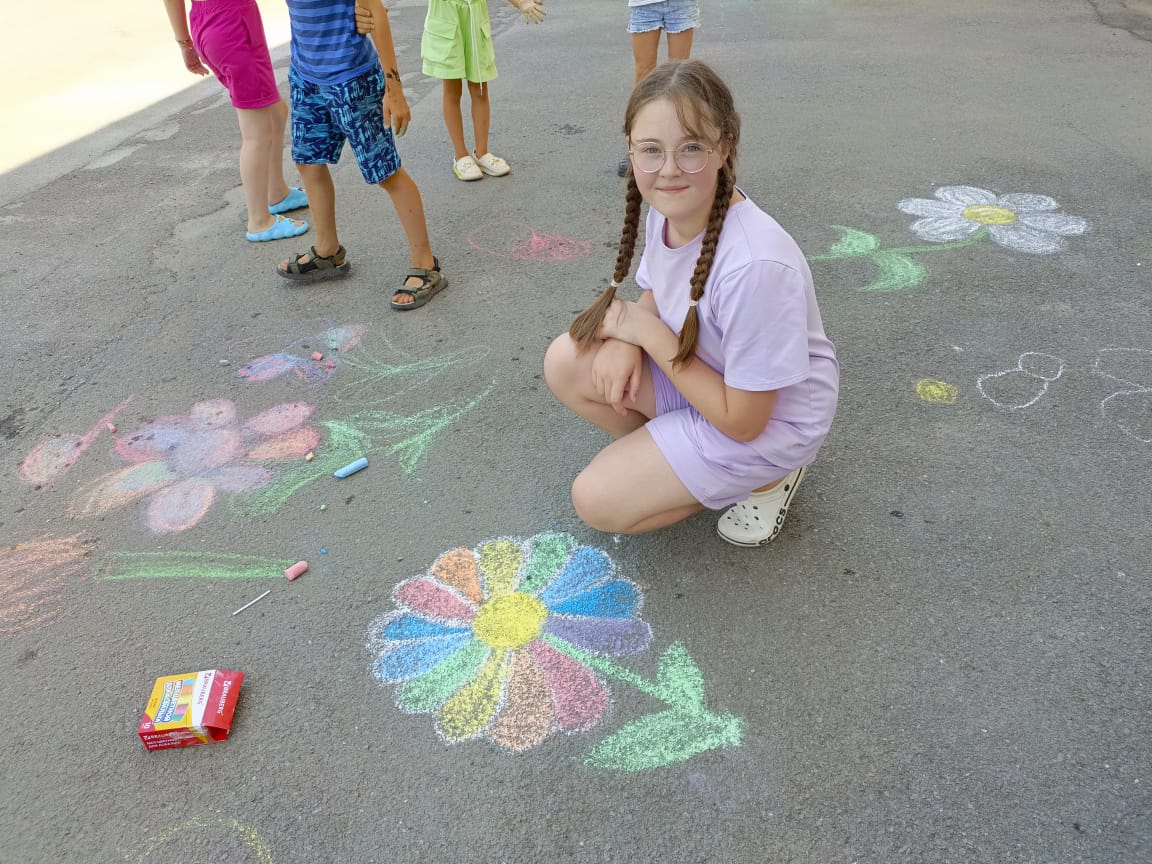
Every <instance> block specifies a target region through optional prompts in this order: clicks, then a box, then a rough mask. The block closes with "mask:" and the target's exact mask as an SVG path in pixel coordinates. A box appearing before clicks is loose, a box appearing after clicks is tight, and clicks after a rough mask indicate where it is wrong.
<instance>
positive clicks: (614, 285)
mask: <svg viewBox="0 0 1152 864" xmlns="http://www.w3.org/2000/svg"><path fill="white" fill-rule="evenodd" d="M608 284H609V285H611V286H612V287H613V288H619V287H620V283H619V282H617V281H616V280H615V279H613V280H612V281H611V282H609V283H608Z"/></svg>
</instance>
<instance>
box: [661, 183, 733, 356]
mask: <svg viewBox="0 0 1152 864" xmlns="http://www.w3.org/2000/svg"><path fill="white" fill-rule="evenodd" d="M734 188H735V177H734V172H733V170H732V166H731V163H730V162H725V163H724V166H723V167H722V168H721V169H720V175H719V176H718V177H717V178H716V198H715V200H713V202H712V212H711V213H710V214H709V216H708V227H707V228H705V229H704V239H703V240H702V241H701V242H700V255H699V257H698V258H697V259H696V269H695V270H694V271H693V272H692V295H691V296H692V299H691V302H690V303H689V304H688V314H687V315H685V316H684V326H683V327H681V328H680V344H679V350H678V351H677V352H676V356H675V357H673V358H672V364H673V365H674V366H681V365H683V364H684V363H686V362H687V361H688V360H690V359H691V358H692V357H693V355H694V354H695V353H696V337H697V336H698V335H699V332H700V316H699V313H698V312H697V311H696V304H697V303H698V302H699V301H700V298H701V297H703V296H704V284H705V283H706V282H707V281H708V274H709V273H710V272H711V271H712V259H713V258H714V257H715V255H716V243H717V241H719V239H720V229H721V228H723V227H724V217H725V216H726V215H727V214H728V205H729V202H731V200H732V191H733V189H734Z"/></svg>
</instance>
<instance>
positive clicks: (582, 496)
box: [572, 468, 629, 534]
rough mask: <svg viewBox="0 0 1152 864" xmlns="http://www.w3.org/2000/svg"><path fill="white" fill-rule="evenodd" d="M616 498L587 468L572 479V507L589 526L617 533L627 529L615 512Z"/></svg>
mask: <svg viewBox="0 0 1152 864" xmlns="http://www.w3.org/2000/svg"><path fill="white" fill-rule="evenodd" d="M616 499H617V496H616V495H615V494H613V492H612V491H611V490H610V489H609V488H608V486H607V484H605V483H604V482H603V480H602V479H601V478H600V477H598V476H597V475H596V474H594V473H592V472H590V471H589V470H588V469H587V468H585V469H584V470H583V471H581V472H580V473H579V474H578V475H576V479H575V480H573V481H572V507H573V508H574V509H575V510H576V515H577V516H579V517H580V519H581V521H582V522H583V523H584V524H585V525H587V526H588V527H589V528H595V529H596V530H597V531H604V532H606V533H617V534H618V533H621V532H624V531H626V530H627V529H628V527H629V526H628V525H625V524H624V523H623V522H622V520H621V519H620V514H619V513H618V512H617V509H616Z"/></svg>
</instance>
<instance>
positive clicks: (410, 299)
mask: <svg viewBox="0 0 1152 864" xmlns="http://www.w3.org/2000/svg"><path fill="white" fill-rule="evenodd" d="M447 286H448V277H447V276H445V275H444V274H443V273H442V272H441V271H440V260H439V259H438V258H433V259H432V266H431V267H429V268H424V267H413V268H412V269H411V270H409V271H408V278H406V279H405V280H404V286H403V287H402V288H397V289H396V291H395V292H394V293H393V294H392V303H391V306H392V308H393V309H397V310H399V311H401V312H406V311H408V310H410V309H419V308H420V307H421V306H423V305H424V304H426V303H427V302H428V301H429V300H431V299H432V298H433V297H435V296H436V294H438V293H439V292H440V291H442V290H443V289H444V288H446V287H447Z"/></svg>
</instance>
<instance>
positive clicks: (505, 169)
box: [476, 153, 512, 177]
mask: <svg viewBox="0 0 1152 864" xmlns="http://www.w3.org/2000/svg"><path fill="white" fill-rule="evenodd" d="M476 164H477V165H479V166H480V170H481V171H483V172H484V173H485V174H489V175H491V176H492V177H503V176H504V175H505V174H510V173H511V172H512V166H511V165H509V164H508V163H507V162H505V161H504V160H503V159H501V158H500V157H499V156H493V155H492V154H491V153H485V154H484V155H483V156H477V157H476Z"/></svg>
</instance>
